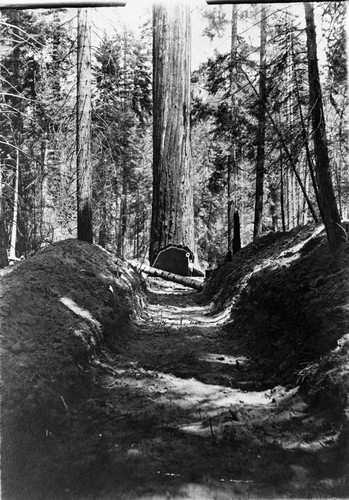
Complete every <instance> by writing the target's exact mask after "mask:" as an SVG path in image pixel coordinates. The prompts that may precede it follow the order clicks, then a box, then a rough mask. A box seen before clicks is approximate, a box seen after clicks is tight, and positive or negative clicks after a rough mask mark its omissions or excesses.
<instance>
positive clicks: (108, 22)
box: [92, 0, 324, 70]
mask: <svg viewBox="0 0 349 500" xmlns="http://www.w3.org/2000/svg"><path fill="white" fill-rule="evenodd" d="M169 1H172V0H169ZM188 1H189V2H190V5H191V16H192V70H195V69H197V68H198V67H199V65H200V64H201V63H202V62H204V61H206V60H207V59H208V58H209V57H211V56H213V55H214V53H215V52H216V51H217V52H219V53H227V52H229V50H230V43H231V33H230V25H227V26H226V28H225V31H224V34H223V36H222V37H221V38H218V37H214V39H213V40H212V41H210V40H209V38H208V37H207V36H203V30H204V27H205V20H204V19H203V16H202V12H203V10H204V9H221V10H222V13H225V14H226V18H227V19H228V20H230V18H231V5H222V6H208V5H207V4H206V2H205V1H204V0H188ZM152 4H153V1H152V0H128V2H127V4H126V6H125V7H121V8H120V7H104V8H97V9H95V14H94V15H93V16H92V23H93V25H94V29H95V36H96V37H97V38H99V37H100V36H101V35H102V33H103V31H105V32H107V33H112V32H113V31H114V30H115V29H116V30H119V29H120V28H121V27H125V28H127V29H131V30H134V31H137V30H138V29H139V28H140V26H141V25H142V24H144V23H145V22H146V21H147V20H149V19H151V10H152ZM249 7H250V5H248V4H245V5H240V6H239V10H240V11H246V10H247V9H248V8H249ZM256 9H258V4H257V5H256ZM276 10H283V11H286V10H287V11H289V12H290V13H292V14H295V15H296V16H297V17H298V19H299V25H300V27H302V28H305V22H304V8H303V4H302V3H282V2H281V3H280V4H273V5H272V9H270V14H269V15H270V17H271V24H272V15H273V14H272V12H275V11H276ZM317 12H319V9H318V8H317V7H316V4H315V14H316V13H317ZM257 18H258V16H257ZM255 19H256V16H254V17H253V18H246V19H245V20H244V21H239V32H238V35H240V34H242V32H243V33H244V35H245V36H246V34H247V35H248V37H249V39H250V40H249V41H250V43H251V45H254V46H256V47H257V50H256V57H258V39H259V24H258V22H257V23H256V20H255ZM316 23H317V31H318V44H319V48H318V52H319V59H320V62H321V60H322V59H323V58H324V54H323V50H322V45H323V44H322V43H321V42H322V36H321V19H320V18H319V17H318V18H317V19H316Z"/></svg>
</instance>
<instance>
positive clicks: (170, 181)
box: [149, 3, 195, 264]
mask: <svg viewBox="0 0 349 500" xmlns="http://www.w3.org/2000/svg"><path fill="white" fill-rule="evenodd" d="M153 27H154V31H153V61H154V67H153V205H152V223H151V235H150V251H149V258H150V263H151V264H152V263H153V262H154V259H155V257H156V255H157V253H158V252H159V250H160V249H161V248H163V247H164V246H166V245H168V244H170V243H174V244H179V245H185V246H188V247H189V248H190V249H191V250H192V251H193V252H194V253H195V239H194V209H193V190H192V184H191V176H192V173H191V151H190V130H189V127H190V10H189V5H188V4H173V5H172V3H171V4H169V5H167V4H166V5H164V4H156V5H154V7H153Z"/></svg>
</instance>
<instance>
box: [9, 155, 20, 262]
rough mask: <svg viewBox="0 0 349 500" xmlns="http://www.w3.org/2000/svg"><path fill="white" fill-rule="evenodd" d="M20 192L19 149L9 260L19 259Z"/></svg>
mask: <svg viewBox="0 0 349 500" xmlns="http://www.w3.org/2000/svg"><path fill="white" fill-rule="evenodd" d="M18 192H19V151H18V149H17V151H16V177H15V187H14V197H13V198H14V199H13V219H12V229H11V243H10V256H9V260H17V257H16V243H17V227H18Z"/></svg>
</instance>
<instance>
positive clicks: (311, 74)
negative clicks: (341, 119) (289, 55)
mask: <svg viewBox="0 0 349 500" xmlns="http://www.w3.org/2000/svg"><path fill="white" fill-rule="evenodd" d="M304 10H305V21H306V32H307V52H308V78H309V101H310V108H311V115H312V124H313V134H314V149H315V173H316V181H317V185H318V190H319V202H320V205H321V208H320V211H321V214H322V217H323V221H324V224H325V228H326V234H327V239H328V242H329V246H330V248H333V249H334V248H337V247H338V245H339V244H340V243H341V242H342V238H343V229H342V228H341V226H340V222H341V221H340V216H339V212H338V208H337V203H336V199H335V196H334V190H333V184H332V179H331V170H330V162H329V156H328V149H327V139H326V126H325V117H324V112H323V105H322V92H321V86H320V76H319V68H318V62H317V48H316V32H315V23H314V11H313V4H312V3H311V2H304Z"/></svg>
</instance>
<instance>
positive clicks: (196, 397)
mask: <svg viewBox="0 0 349 500" xmlns="http://www.w3.org/2000/svg"><path fill="white" fill-rule="evenodd" d="M148 288H149V304H148V305H147V308H146V310H145V314H144V316H143V319H142V320H139V321H138V324H137V330H136V332H134V333H133V334H132V336H131V340H129V341H128V342H127V343H125V346H124V348H123V349H119V351H118V352H115V351H113V350H104V351H103V353H102V355H101V357H99V358H98V359H95V360H94V361H93V363H92V366H91V368H90V374H86V376H87V377H90V376H91V372H92V376H93V377H94V382H95V383H94V385H93V387H94V389H93V392H92V393H91V394H90V397H88V398H87V399H86V400H84V402H83V403H82V405H81V407H80V408H79V409H78V411H77V412H76V413H74V414H72V415H70V425H69V429H67V430H65V431H61V432H59V431H58V430H55V429H47V430H46V435H45V437H44V438H43V440H42V443H41V446H40V445H39V446H36V451H37V452H36V455H35V456H33V455H31V457H30V467H29V465H27V468H28V470H31V471H33V470H34V471H35V475H34V477H31V480H30V481H29V482H28V485H29V486H28V487H27V491H26V492H25V495H26V496H25V498H26V499H28V500H29V499H31V498H33V499H34V498H35V500H39V499H40V498H45V499H47V500H48V499H53V500H54V499H57V500H58V499H59V500H61V499H81V500H82V499H84V500H85V499H86V500H87V499H101V500H106V499H117V500H126V499H127V500H131V499H132V500H141V499H142V500H151V499H152V500H155V499H159V500H160V499H190V500H213V499H216V500H223V499H233V498H319V497H321V498H334V497H336V496H337V495H336V494H334V492H336V491H338V497H344V495H343V487H342V486H343V485H342V483H341V481H342V479H341V477H342V474H341V473H340V471H339V469H338V467H336V464H338V463H339V462H338V460H339V459H340V457H338V456H336V454H335V452H334V451H331V452H329V451H328V446H327V444H328V443H330V442H331V440H333V439H335V432H336V431H335V430H334V429H333V428H330V427H328V425H327V424H326V422H325V420H323V419H322V418H321V414H320V415H319V414H318V415H312V414H310V413H309V412H308V411H307V407H306V404H305V403H304V401H303V400H302V398H301V397H300V396H299V395H298V392H297V387H288V388H286V387H282V386H277V387H266V386H265V384H264V383H263V380H262V379H261V373H260V372H259V369H258V366H256V365H255V363H253V362H251V360H250V359H249V358H248V357H246V356H242V354H241V352H242V351H241V346H242V345H243V344H244V345H245V344H246V339H243V338H236V339H234V338H233V337H232V335H231V333H228V331H227V330H225V324H226V322H227V321H228V319H229V318H230V311H229V310H225V311H221V312H220V313H214V311H213V309H212V308H210V307H208V306H206V307H204V306H200V305H198V304H197V301H196V296H197V294H196V292H193V291H191V290H189V289H186V288H184V287H182V286H180V285H174V284H169V283H166V282H163V281H161V280H157V279H149V280H148ZM245 347H246V346H245ZM244 352H245V353H246V348H245V349H244ZM28 460H29V458H28ZM25 474H26V465H25V464H24V467H23V475H24V476H25ZM21 494H23V491H22V492H19V493H18V497H16V498H23V496H21ZM8 500H10V499H8ZM11 500H13V499H12V498H11Z"/></svg>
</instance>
